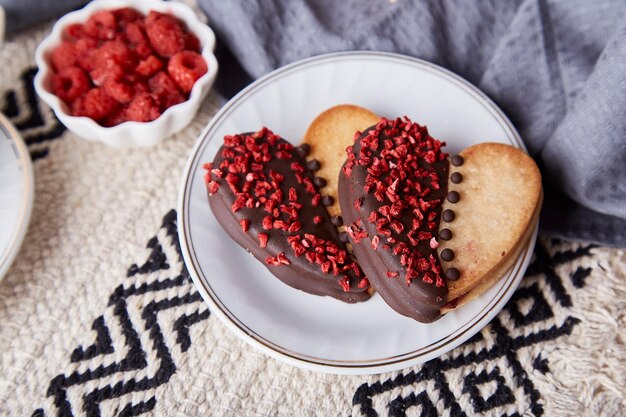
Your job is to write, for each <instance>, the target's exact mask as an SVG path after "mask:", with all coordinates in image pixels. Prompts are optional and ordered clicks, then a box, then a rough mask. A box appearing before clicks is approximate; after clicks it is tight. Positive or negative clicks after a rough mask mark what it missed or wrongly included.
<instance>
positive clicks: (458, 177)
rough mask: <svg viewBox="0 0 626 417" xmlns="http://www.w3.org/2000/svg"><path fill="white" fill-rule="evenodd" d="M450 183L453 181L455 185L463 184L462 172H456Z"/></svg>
mask: <svg viewBox="0 0 626 417" xmlns="http://www.w3.org/2000/svg"><path fill="white" fill-rule="evenodd" d="M450 181H452V183H454V184H460V183H461V182H463V174H461V173H460V172H455V173H454V174H452V175H450Z"/></svg>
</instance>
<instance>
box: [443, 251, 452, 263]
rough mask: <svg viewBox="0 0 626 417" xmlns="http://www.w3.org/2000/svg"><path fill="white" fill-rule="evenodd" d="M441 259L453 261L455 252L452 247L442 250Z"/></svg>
mask: <svg viewBox="0 0 626 417" xmlns="http://www.w3.org/2000/svg"><path fill="white" fill-rule="evenodd" d="M441 259H443V260H444V261H451V260H453V259H454V252H452V249H444V250H442V251H441Z"/></svg>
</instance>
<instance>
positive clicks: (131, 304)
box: [33, 210, 210, 417]
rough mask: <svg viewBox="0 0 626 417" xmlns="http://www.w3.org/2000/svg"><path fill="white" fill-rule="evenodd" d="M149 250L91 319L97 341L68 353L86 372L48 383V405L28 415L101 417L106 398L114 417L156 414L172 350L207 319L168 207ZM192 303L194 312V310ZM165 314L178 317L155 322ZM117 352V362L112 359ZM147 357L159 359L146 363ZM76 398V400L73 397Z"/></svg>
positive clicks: (183, 346)
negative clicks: (138, 396) (140, 397)
mask: <svg viewBox="0 0 626 417" xmlns="http://www.w3.org/2000/svg"><path fill="white" fill-rule="evenodd" d="M147 246H148V249H150V250H151V252H150V255H149V256H148V259H147V260H146V262H145V263H144V264H143V265H142V266H141V267H138V266H137V265H135V264H133V265H132V266H131V267H130V268H129V269H128V277H127V278H126V281H125V282H124V283H123V284H122V285H120V286H118V287H117V288H116V289H115V290H114V291H113V293H112V294H111V296H110V297H109V303H108V307H107V312H105V314H103V315H102V316H99V317H98V318H96V319H95V320H94V322H93V325H92V329H93V330H94V331H95V333H96V338H95V342H93V344H91V345H89V346H87V347H83V346H78V347H77V348H76V349H75V350H74V351H73V352H72V354H71V357H70V361H71V362H73V363H81V364H83V363H85V361H86V363H88V365H89V366H88V368H87V370H83V371H79V370H74V371H71V372H68V373H62V374H60V375H58V376H56V377H55V378H53V379H52V381H51V382H50V385H49V387H48V391H47V395H48V396H49V397H52V400H53V401H52V402H53V404H54V408H53V409H52V410H45V412H44V410H43V409H38V410H35V412H34V413H33V416H38V417H43V416H46V415H54V416H58V417H70V416H74V415H77V414H82V413H85V414H86V415H87V416H90V417H97V416H100V415H102V414H103V412H102V410H103V406H104V404H105V403H106V402H107V401H111V400H114V401H116V407H115V410H117V411H116V412H115V414H114V415H116V416H118V417H124V416H137V415H140V414H143V413H147V412H150V411H152V410H153V409H154V407H155V405H156V403H157V398H156V397H154V395H153V394H151V391H152V390H154V388H156V387H158V386H160V385H162V384H164V383H166V382H168V380H169V379H170V378H171V376H172V375H173V374H174V373H175V372H176V363H175V360H174V357H173V352H174V350H175V349H178V351H180V352H186V351H187V350H188V349H189V346H190V345H191V337H190V334H189V328H190V327H191V326H193V325H194V324H196V323H199V322H201V321H202V320H206V319H207V318H208V317H209V315H210V313H209V310H208V309H207V307H206V305H205V304H204V302H203V301H202V299H201V297H200V294H199V293H198V292H197V291H196V290H195V287H194V286H193V284H192V283H191V280H190V278H189V276H188V273H187V270H186V269H185V267H184V265H183V262H182V256H181V253H180V247H179V245H178V237H177V231H176V212H175V211H174V210H172V211H170V212H169V213H168V214H167V215H166V216H165V218H164V220H163V225H162V228H161V230H160V231H159V233H157V235H156V236H155V237H153V238H152V239H150V240H149V242H148V245H147ZM172 254H174V255H172ZM172 288H176V289H177V291H176V294H177V295H176V296H170V297H165V298H163V295H164V293H165V291H167V290H169V289H172ZM139 300H140V302H138V301H139ZM190 305H193V306H194V307H195V311H193V312H192V313H190V312H189V311H190V310H189V306H190ZM166 311H167V312H172V311H173V312H175V313H176V311H180V313H176V314H174V317H175V318H174V319H173V320H171V321H166V320H159V315H160V314H161V313H163V312H166ZM183 311H184V313H183ZM131 316H132V317H135V318H134V319H133V318H132V317H131ZM136 317H141V322H137V319H136ZM168 317H170V316H168ZM164 323H167V324H164ZM114 326H115V327H116V329H117V331H118V333H120V334H121V335H122V337H121V338H118V339H120V340H115V341H113V340H112V338H111V329H112V328H113V327H114ZM171 332H173V333H174V334H175V338H174V339H175V340H176V345H175V346H168V345H167V343H166V337H165V335H166V334H167V333H171ZM146 334H147V335H148V336H149V340H150V343H148V344H146V343H145V342H144V343H142V339H143V340H145V337H143V338H142V335H146ZM169 340H172V338H169ZM121 354H123V358H122V359H120V360H115V361H113V360H111V359H112V358H115V357H119V356H121ZM152 357H156V358H157V360H156V361H154V360H151V359H149V358H152ZM151 361H152V362H154V363H150V362H151ZM72 369H76V367H74V368H72ZM81 369H84V367H81ZM94 381H97V382H99V383H98V384H90V386H92V387H93V386H96V385H97V386H98V388H91V389H88V388H86V387H87V385H88V384H89V383H90V382H94ZM72 390H78V392H79V393H80V395H78V396H77V395H70V391H72ZM142 391H143V392H145V397H146V398H147V399H146V400H144V401H141V402H139V403H131V402H130V400H126V402H125V400H124V399H123V397H124V396H126V395H128V394H132V393H136V392H142ZM75 398H81V399H82V400H81V401H80V402H78V403H76V400H72V399H75ZM72 401H74V402H72ZM107 410H108V411H107V415H111V414H110V413H111V411H110V409H107Z"/></svg>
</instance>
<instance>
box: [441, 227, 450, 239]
mask: <svg viewBox="0 0 626 417" xmlns="http://www.w3.org/2000/svg"><path fill="white" fill-rule="evenodd" d="M439 239H441V240H450V239H452V232H451V231H450V229H441V230H440V231H439Z"/></svg>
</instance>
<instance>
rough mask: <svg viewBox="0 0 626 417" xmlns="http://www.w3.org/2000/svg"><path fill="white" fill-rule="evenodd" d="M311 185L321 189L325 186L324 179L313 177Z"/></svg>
mask: <svg viewBox="0 0 626 417" xmlns="http://www.w3.org/2000/svg"><path fill="white" fill-rule="evenodd" d="M313 184H315V185H316V186H318V187H320V188H322V187H325V186H326V179H325V178H322V177H315V178H313Z"/></svg>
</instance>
